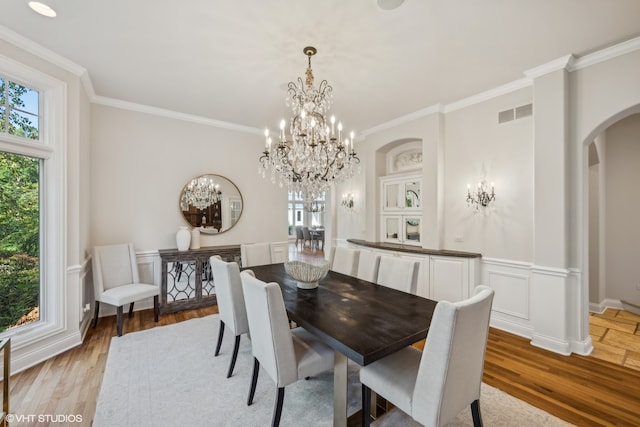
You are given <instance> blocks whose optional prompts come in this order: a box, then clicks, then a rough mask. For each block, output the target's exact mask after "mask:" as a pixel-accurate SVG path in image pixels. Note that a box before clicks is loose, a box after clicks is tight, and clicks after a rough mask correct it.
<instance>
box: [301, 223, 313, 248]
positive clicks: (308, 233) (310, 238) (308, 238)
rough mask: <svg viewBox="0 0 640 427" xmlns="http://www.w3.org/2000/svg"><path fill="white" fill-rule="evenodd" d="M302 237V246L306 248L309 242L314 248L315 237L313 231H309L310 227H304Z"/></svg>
mask: <svg viewBox="0 0 640 427" xmlns="http://www.w3.org/2000/svg"><path fill="white" fill-rule="evenodd" d="M302 236H303V239H304V240H303V244H302V246H305V245H306V244H307V242H309V247H310V248H313V247H314V246H315V243H314V242H315V237H314V236H313V235H312V234H311V230H309V227H302Z"/></svg>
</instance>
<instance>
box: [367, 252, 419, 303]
mask: <svg viewBox="0 0 640 427" xmlns="http://www.w3.org/2000/svg"><path fill="white" fill-rule="evenodd" d="M419 267H420V264H419V263H418V262H417V261H413V260H410V259H406V258H400V257H394V256H381V257H380V267H379V268H378V277H377V278H376V283H378V284H379V285H383V286H387V287H389V288H393V289H397V290H399V291H403V292H407V293H412V294H415V293H416V284H417V281H418V269H419Z"/></svg>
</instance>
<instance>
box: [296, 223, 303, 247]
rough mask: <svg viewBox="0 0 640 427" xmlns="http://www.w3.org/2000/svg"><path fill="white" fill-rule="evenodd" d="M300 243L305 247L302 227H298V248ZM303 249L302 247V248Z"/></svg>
mask: <svg viewBox="0 0 640 427" xmlns="http://www.w3.org/2000/svg"><path fill="white" fill-rule="evenodd" d="M298 243H300V244H302V246H304V233H303V232H302V226H301V225H296V248H297V247H298ZM301 249H302V247H301Z"/></svg>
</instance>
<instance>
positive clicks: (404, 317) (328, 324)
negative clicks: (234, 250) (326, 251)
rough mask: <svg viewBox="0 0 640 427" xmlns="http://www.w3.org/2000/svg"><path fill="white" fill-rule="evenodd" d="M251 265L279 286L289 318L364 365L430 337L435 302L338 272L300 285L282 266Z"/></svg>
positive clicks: (262, 275)
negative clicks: (314, 284)
mask: <svg viewBox="0 0 640 427" xmlns="http://www.w3.org/2000/svg"><path fill="white" fill-rule="evenodd" d="M248 269H249V270H253V272H254V273H255V275H256V277H257V278H258V279H260V280H262V281H265V282H276V283H278V284H279V285H280V288H281V289H282V295H283V298H284V304H285V307H286V309H287V312H288V314H289V318H290V319H291V320H293V321H294V322H296V323H297V324H298V325H300V326H302V327H303V328H305V329H307V330H308V331H309V332H311V333H313V334H314V335H316V336H317V337H319V338H320V339H322V340H323V341H324V342H325V343H326V344H328V345H330V346H331V347H332V348H333V349H334V350H337V351H339V352H341V353H342V354H344V355H345V356H347V357H348V358H349V359H351V360H353V361H355V362H356V363H358V364H359V365H362V366H364V365H367V364H369V363H372V362H375V361H376V360H378V359H380V358H382V357H384V356H387V355H389V354H391V353H394V352H396V351H398V350H400V349H402V348H404V347H406V346H408V345H411V344H413V343H415V342H416V341H419V340H421V339H423V338H426V336H427V332H428V330H429V325H430V323H431V317H432V316H433V311H434V310H435V307H436V304H437V302H436V301H432V300H429V299H426V298H422V297H419V296H416V295H412V294H408V293H405V292H401V291H397V290H395V289H391V288H387V287H385V286H381V285H377V284H374V283H371V282H367V281H365V280H360V279H358V278H356V277H352V276H347V275H344V274H340V273H337V272H335V271H329V273H328V274H327V276H326V277H325V278H324V279H322V280H321V281H320V285H319V286H318V288H316V289H299V288H298V287H297V285H296V281H295V280H294V279H293V278H291V276H289V275H288V274H287V273H286V271H285V269H284V264H270V265H264V266H254V267H249V268H248Z"/></svg>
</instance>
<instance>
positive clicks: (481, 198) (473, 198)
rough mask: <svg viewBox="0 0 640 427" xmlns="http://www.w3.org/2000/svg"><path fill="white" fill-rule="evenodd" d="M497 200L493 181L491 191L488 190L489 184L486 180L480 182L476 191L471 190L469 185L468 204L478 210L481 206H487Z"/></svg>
mask: <svg viewBox="0 0 640 427" xmlns="http://www.w3.org/2000/svg"><path fill="white" fill-rule="evenodd" d="M495 201H496V192H495V188H494V186H493V182H492V183H491V193H489V192H488V191H487V184H486V183H485V182H484V181H480V182H479V183H478V189H477V190H476V192H475V193H472V192H471V185H467V206H469V207H473V208H474V209H475V210H478V209H479V208H480V207H483V208H486V207H488V206H489V205H491V203H493V202H495Z"/></svg>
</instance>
